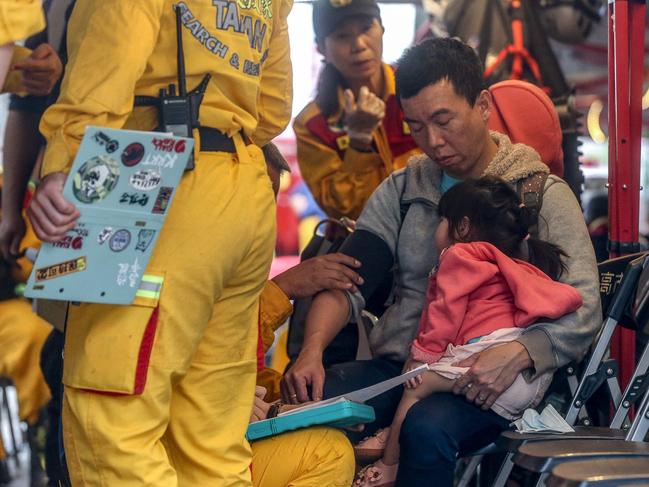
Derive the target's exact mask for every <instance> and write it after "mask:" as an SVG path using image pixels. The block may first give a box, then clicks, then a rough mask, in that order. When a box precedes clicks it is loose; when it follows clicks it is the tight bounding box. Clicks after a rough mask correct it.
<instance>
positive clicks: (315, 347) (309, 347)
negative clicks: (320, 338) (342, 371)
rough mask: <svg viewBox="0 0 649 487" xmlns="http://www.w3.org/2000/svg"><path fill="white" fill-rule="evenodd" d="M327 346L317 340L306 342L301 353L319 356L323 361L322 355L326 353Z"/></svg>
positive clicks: (311, 356) (313, 356) (312, 356)
mask: <svg viewBox="0 0 649 487" xmlns="http://www.w3.org/2000/svg"><path fill="white" fill-rule="evenodd" d="M324 349H325V346H324V345H323V344H321V343H319V342H317V341H315V340H312V341H310V342H306V341H305V343H304V344H303V345H302V351H301V352H300V355H302V354H304V355H305V356H308V357H309V358H317V359H319V360H320V361H322V355H323V354H324Z"/></svg>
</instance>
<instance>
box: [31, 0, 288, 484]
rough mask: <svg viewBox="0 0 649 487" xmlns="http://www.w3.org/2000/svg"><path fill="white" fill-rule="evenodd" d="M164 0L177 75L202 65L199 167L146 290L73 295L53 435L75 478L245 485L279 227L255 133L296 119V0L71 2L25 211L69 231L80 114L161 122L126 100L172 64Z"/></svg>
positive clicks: (152, 88) (86, 121) (37, 224)
mask: <svg viewBox="0 0 649 487" xmlns="http://www.w3.org/2000/svg"><path fill="white" fill-rule="evenodd" d="M175 5H178V7H179V8H180V9H181V12H182V27H181V30H182V31H183V35H184V39H183V45H184V52H185V60H186V72H187V86H188V89H192V88H194V87H195V86H196V85H198V83H199V82H200V81H201V79H202V78H203V76H204V75H205V74H206V73H210V74H212V77H211V80H210V82H209V84H208V86H207V90H206V93H205V97H204V99H203V103H202V105H201V109H200V122H201V125H202V127H201V129H198V130H194V134H193V135H194V137H195V138H196V144H195V146H196V147H195V168H194V169H193V170H192V171H188V172H186V173H185V175H184V176H183V178H182V180H181V182H180V184H179V186H178V188H177V189H176V193H175V196H174V202H173V204H172V205H171V206H170V208H169V210H168V212H167V219H166V221H165V224H164V227H163V228H162V230H161V234H160V236H159V238H158V241H157V244H156V248H155V251H154V252H153V255H152V257H151V260H150V263H149V265H148V267H147V269H146V270H145V272H144V274H145V276H144V277H145V278H146V277H147V276H151V277H152V278H153V279H152V280H150V281H149V282H151V283H152V284H155V287H156V291H155V292H151V293H149V297H148V298H146V299H141V298H136V301H135V302H134V303H133V304H132V305H129V306H116V305H100V304H86V303H82V304H81V305H80V306H77V305H70V308H69V313H68V320H67V325H66V336H65V360H64V370H63V383H64V386H65V394H64V396H65V397H64V402H63V439H64V446H65V453H66V456H67V465H68V468H69V471H70V476H71V479H72V484H73V486H82V485H83V486H85V487H88V486H106V487H114V486H120V487H131V486H143V485H152V486H153V485H154V486H156V487H176V486H192V487H193V486H209V485H219V486H237V487H238V486H246V485H248V486H249V485H251V478H250V469H249V466H250V461H251V451H250V446H249V445H248V443H247V442H246V441H245V437H244V435H245V431H246V427H247V424H248V420H249V418H250V411H251V409H252V402H253V397H254V390H255V376H256V360H255V351H256V346H257V316H258V306H259V294H260V292H261V290H262V288H263V286H264V283H265V282H266V279H267V276H268V271H269V268H270V263H271V260H272V255H273V247H274V242H275V204H274V198H273V192H272V189H271V183H270V180H269V178H268V175H267V174H266V167H265V163H264V158H263V155H262V153H261V149H260V148H259V147H258V145H263V144H265V143H266V142H268V141H269V140H270V139H271V138H272V137H274V136H275V135H277V134H278V133H280V132H281V131H282V130H283V129H284V127H285V126H286V124H287V123H288V121H289V118H290V100H291V95H292V92H291V76H290V74H287V73H291V66H290V58H289V43H288V28H287V23H286V18H287V15H288V13H289V11H290V8H291V1H290V0H277V1H272V2H270V1H265V0H250V1H245V2H244V1H240V2H237V1H234V0H232V1H228V0H222V1H221V0H219V1H216V0H214V1H213V0H185V1H182V2H177V0H140V1H137V2H134V1H132V0H87V1H84V2H78V3H77V4H76V6H75V9H74V12H73V14H72V17H71V19H70V23H69V30H68V43H67V44H68V52H69V59H68V63H67V66H66V72H65V77H64V79H63V84H62V88H61V95H60V96H59V98H58V100H57V102H56V104H55V105H53V106H52V107H50V108H49V109H48V111H47V112H46V113H45V115H44V117H43V120H42V121H41V127H40V128H41V132H42V133H43V135H44V136H45V138H46V139H47V149H46V152H45V158H44V163H43V170H42V175H43V176H44V177H43V179H42V182H41V183H40V185H39V187H38V188H37V190H36V193H35V195H34V198H33V200H32V203H31V206H30V210H29V214H30V218H31V220H32V222H33V224H34V228H35V231H36V233H37V235H38V236H39V238H41V239H42V240H43V241H48V242H52V241H57V240H59V239H61V238H63V237H64V236H65V234H66V232H68V231H69V230H71V229H73V228H74V226H75V220H76V218H77V217H78V211H77V210H76V208H75V207H74V205H73V204H72V203H71V202H69V201H66V200H65V199H64V198H63V196H62V193H61V188H62V186H63V183H64V181H65V178H66V176H67V175H66V173H67V171H69V168H70V166H71V162H72V159H73V158H74V156H75V155H76V152H77V150H78V147H79V144H80V141H81V138H82V136H83V133H84V129H85V127H86V126H88V125H98V126H108V127H115V128H121V127H124V128H129V129H141V130H152V129H154V128H155V127H156V125H157V115H158V114H157V110H156V109H155V108H154V107H135V108H134V97H135V96H136V95H143V96H156V95H157V94H158V92H159V90H160V89H161V88H164V87H166V86H167V85H168V84H169V83H172V82H174V81H175V79H176V61H175V57H176V56H175V54H176V28H175V26H176V16H175V10H174V6H175ZM248 140H252V141H253V142H254V144H250V143H248ZM90 238H96V236H92V235H91V236H90ZM97 278H98V279H114V278H115V277H114V276H97Z"/></svg>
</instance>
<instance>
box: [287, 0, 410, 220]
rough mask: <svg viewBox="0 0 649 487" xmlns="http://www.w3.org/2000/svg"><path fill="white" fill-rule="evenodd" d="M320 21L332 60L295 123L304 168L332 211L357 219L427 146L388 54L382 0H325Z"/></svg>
mask: <svg viewBox="0 0 649 487" xmlns="http://www.w3.org/2000/svg"><path fill="white" fill-rule="evenodd" d="M313 29H314V31H315V36H316V43H317V47H318V51H319V52H320V53H321V54H322V55H323V56H324V62H325V66H324V68H323V70H322V72H321V73H320V79H319V80H318V91H317V95H316V97H315V100H314V101H312V102H310V103H309V104H308V105H307V106H306V107H305V108H304V109H303V110H302V112H301V113H300V114H299V115H298V116H297V118H296V119H295V122H294V124H293V129H294V130H295V135H296V137H297V158H298V162H299V165H300V173H301V174H302V177H303V178H304V180H305V181H306V183H307V185H308V187H309V189H310V190H311V193H312V194H313V196H314V198H315V200H316V201H317V202H318V205H320V207H321V208H322V209H323V210H324V212H325V213H326V214H327V215H328V216H330V217H332V218H341V217H348V218H351V219H353V220H355V219H357V218H358V216H359V215H360V213H361V210H362V209H363V207H364V206H365V203H366V201H367V200H368V198H369V197H370V195H371V194H372V192H373V191H374V189H375V188H376V187H377V186H378V185H379V184H381V181H383V180H384V179H385V178H386V176H388V175H389V174H390V173H391V172H392V171H395V170H397V169H400V168H402V167H403V166H405V164H406V162H407V161H408V159H409V158H410V157H411V156H413V155H415V154H419V153H420V151H419V149H418V148H417V146H416V145H415V143H414V141H413V140H412V137H411V136H410V130H409V129H408V126H407V124H406V123H405V122H404V120H403V114H402V113H401V108H400V107H399V103H398V101H397V98H396V96H395V83H394V70H393V68H392V67H391V66H389V65H387V64H385V63H383V62H382V61H381V58H382V55H383V32H384V28H383V26H382V25H381V15H380V11H379V7H378V5H377V4H376V2H375V0H350V1H344V2H341V1H339V0H317V1H316V2H315V3H314V5H313Z"/></svg>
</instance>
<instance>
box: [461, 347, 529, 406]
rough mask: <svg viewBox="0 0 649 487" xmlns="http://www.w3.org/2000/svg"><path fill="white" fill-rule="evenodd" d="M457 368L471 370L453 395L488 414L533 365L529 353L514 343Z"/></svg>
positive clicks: (474, 356) (464, 362) (488, 351)
mask: <svg viewBox="0 0 649 487" xmlns="http://www.w3.org/2000/svg"><path fill="white" fill-rule="evenodd" d="M453 365H456V366H458V367H469V370H468V371H467V372H466V374H464V375H463V376H462V377H460V378H459V379H457V380H456V381H455V385H454V386H453V392H454V393H455V394H463V395H464V396H466V398H467V400H468V401H469V402H474V403H475V404H476V405H478V406H480V407H482V409H484V410H485V411H486V410H488V409H490V408H491V406H492V405H493V403H494V402H495V401H496V399H498V397H499V396H500V395H501V394H502V393H503V392H505V390H506V389H507V388H508V387H509V386H511V385H512V384H513V383H514V380H515V379H516V377H517V376H518V374H519V373H521V371H523V370H525V369H528V368H530V367H532V366H533V363H532V359H531V358H530V355H529V353H528V352H527V349H526V348H525V347H524V346H523V345H522V344H521V343H519V342H516V341H514V342H511V343H505V344H504V345H498V346H497V347H493V348H489V349H487V350H484V351H483V352H480V353H476V354H475V355H472V356H471V357H469V358H467V359H465V360H463V361H462V362H458V363H455V364H453Z"/></svg>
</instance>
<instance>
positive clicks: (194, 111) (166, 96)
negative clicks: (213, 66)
mask: <svg viewBox="0 0 649 487" xmlns="http://www.w3.org/2000/svg"><path fill="white" fill-rule="evenodd" d="M174 12H175V14H176V58H177V64H178V67H177V69H178V86H177V87H176V85H175V84H173V83H171V84H170V85H169V88H168V89H165V88H162V89H161V90H160V94H159V95H158V96H157V97H154V96H136V97H135V105H136V106H155V107H157V108H158V121H159V125H158V127H157V128H156V130H159V131H160V132H170V133H172V134H174V135H177V136H179V137H192V129H194V128H198V127H199V125H200V124H199V120H198V112H199V109H200V106H201V103H202V101H203V95H204V94H205V90H206V89H207V83H208V82H209V81H210V78H211V75H210V74H206V75H205V76H203V79H202V80H201V82H200V83H199V84H198V86H197V87H196V88H194V89H193V90H192V91H190V92H189V93H187V80H186V77H185V55H184V51H183V33H182V19H181V15H182V11H181V9H180V7H179V6H178V5H176V6H174ZM191 169H194V156H193V154H192V156H191V157H190V159H189V161H188V163H187V168H186V170H188V171H189V170H191Z"/></svg>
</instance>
